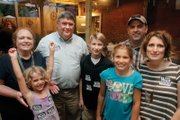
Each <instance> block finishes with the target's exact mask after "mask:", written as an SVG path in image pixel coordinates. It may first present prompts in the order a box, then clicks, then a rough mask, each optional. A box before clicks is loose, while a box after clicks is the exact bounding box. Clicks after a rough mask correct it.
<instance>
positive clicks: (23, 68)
mask: <svg viewBox="0 0 180 120" xmlns="http://www.w3.org/2000/svg"><path fill="white" fill-rule="evenodd" d="M17 59H18V62H19V65H20V68H21V71H22V72H23V71H24V70H25V67H24V65H23V62H22V58H21V57H20V55H19V53H18V52H17ZM30 59H31V65H30V66H33V65H34V56H33V54H32V55H31V58H30Z"/></svg>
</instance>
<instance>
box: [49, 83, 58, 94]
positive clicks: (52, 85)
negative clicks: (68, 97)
mask: <svg viewBox="0 0 180 120" xmlns="http://www.w3.org/2000/svg"><path fill="white" fill-rule="evenodd" d="M49 90H50V91H51V93H52V94H58V93H59V91H60V89H59V87H58V86H57V83H56V82H55V81H53V80H51V81H50V83H49Z"/></svg>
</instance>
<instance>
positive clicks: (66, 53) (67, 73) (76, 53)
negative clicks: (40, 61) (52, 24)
mask: <svg viewBox="0 0 180 120" xmlns="http://www.w3.org/2000/svg"><path fill="white" fill-rule="evenodd" d="M57 28H58V31H57V32H53V33H51V34H49V35H47V36H45V37H44V38H42V39H41V41H40V42H39V44H38V46H37V49H36V50H38V51H40V52H41V54H42V55H43V56H44V57H45V58H46V62H47V61H48V56H49V48H48V45H49V43H50V42H51V41H53V42H54V43H55V45H56V47H55V53H54V68H53V74H52V80H54V81H55V82H56V83H57V85H58V87H59V88H60V91H59V93H58V94H56V95H53V99H54V102H55V104H56V107H57V109H58V112H59V115H60V118H61V120H79V119H80V115H81V114H80V110H79V107H78V102H79V95H78V84H79V77H80V60H81V58H82V57H83V55H85V54H88V48H87V45H86V42H85V41H84V40H83V39H82V38H81V37H79V36H77V35H75V34H73V32H74V28H75V18H74V16H73V15H72V13H70V12H69V11H64V12H62V13H61V14H60V16H59V18H58V22H57Z"/></svg>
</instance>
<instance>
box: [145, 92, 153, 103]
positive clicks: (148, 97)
mask: <svg viewBox="0 0 180 120" xmlns="http://www.w3.org/2000/svg"><path fill="white" fill-rule="evenodd" d="M153 99H154V92H149V91H145V100H146V101H147V102H148V103H152V102H153Z"/></svg>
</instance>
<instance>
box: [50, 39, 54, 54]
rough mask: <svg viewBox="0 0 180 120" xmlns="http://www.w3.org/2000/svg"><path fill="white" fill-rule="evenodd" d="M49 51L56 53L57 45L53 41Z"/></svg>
mask: <svg viewBox="0 0 180 120" xmlns="http://www.w3.org/2000/svg"><path fill="white" fill-rule="evenodd" d="M49 50H50V52H54V51H55V44H54V42H53V41H51V42H50V44H49Z"/></svg>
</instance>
